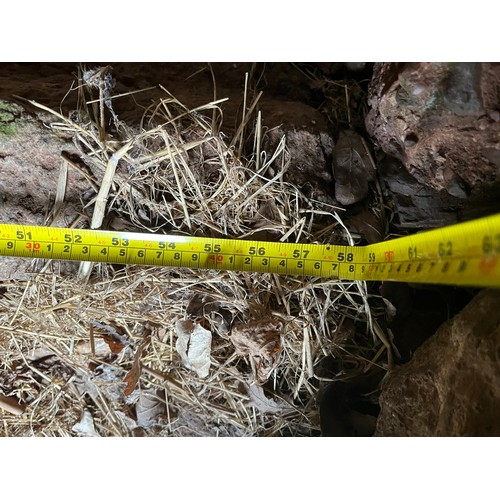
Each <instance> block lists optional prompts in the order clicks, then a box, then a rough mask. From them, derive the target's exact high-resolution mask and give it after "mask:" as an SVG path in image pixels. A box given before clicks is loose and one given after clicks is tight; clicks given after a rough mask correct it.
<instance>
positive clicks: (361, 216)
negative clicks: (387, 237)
mask: <svg viewBox="0 0 500 500" xmlns="http://www.w3.org/2000/svg"><path fill="white" fill-rule="evenodd" d="M347 226H348V228H349V230H350V231H351V232H355V233H359V234H361V236H362V237H363V238H364V239H365V240H366V241H367V242H368V244H372V243H379V242H380V241H382V240H383V239H384V235H383V233H384V229H383V227H382V222H381V220H380V219H379V218H378V217H377V216H376V215H375V214H373V213H372V212H370V211H369V210H363V211H362V212H359V213H358V214H355V215H351V216H350V217H349V218H348V220H347Z"/></svg>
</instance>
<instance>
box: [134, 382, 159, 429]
mask: <svg viewBox="0 0 500 500" xmlns="http://www.w3.org/2000/svg"><path fill="white" fill-rule="evenodd" d="M135 412H136V415H137V425H138V426H139V427H143V428H144V429H147V428H148V427H151V426H152V425H154V424H156V423H157V422H158V418H159V417H160V416H161V415H164V414H165V402H164V401H162V400H161V399H160V398H159V397H158V394H157V391H156V390H146V391H141V392H140V394H139V400H138V401H137V404H136V405H135Z"/></svg>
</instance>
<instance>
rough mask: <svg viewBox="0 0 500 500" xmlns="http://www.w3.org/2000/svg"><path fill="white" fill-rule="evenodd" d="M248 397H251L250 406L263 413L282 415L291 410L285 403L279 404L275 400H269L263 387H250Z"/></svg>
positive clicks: (254, 385) (255, 385) (253, 385)
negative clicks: (281, 413)
mask: <svg viewBox="0 0 500 500" xmlns="http://www.w3.org/2000/svg"><path fill="white" fill-rule="evenodd" d="M248 396H249V397H250V404H251V405H252V406H254V407H255V408H256V409H257V410H259V411H260V412H262V413H273V414H274V413H280V412H282V411H284V410H287V409H289V406H288V405H286V404H285V403H283V402H281V403H277V402H276V401H275V400H274V399H269V398H268V397H267V396H266V395H265V394H264V389H263V388H262V386H260V385H257V384H252V385H250V386H249V387H248Z"/></svg>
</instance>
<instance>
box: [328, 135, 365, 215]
mask: <svg viewBox="0 0 500 500" xmlns="http://www.w3.org/2000/svg"><path fill="white" fill-rule="evenodd" d="M333 176H334V177H335V198H337V200H338V201H339V202H340V203H341V204H342V205H352V204H353V203H356V202H358V201H361V200H363V199H364V198H365V197H366V195H367V194H368V183H370V182H372V181H373V180H375V166H374V164H373V163H372V160H371V156H370V153H369V151H368V148H367V146H366V143H365V142H364V141H363V139H362V138H361V136H360V135H359V134H357V133H356V132H355V131H354V130H341V131H340V133H339V138H338V140H337V144H336V145H335V149H334V150H333Z"/></svg>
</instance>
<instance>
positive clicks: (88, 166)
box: [0, 63, 500, 436]
mask: <svg viewBox="0 0 500 500" xmlns="http://www.w3.org/2000/svg"><path fill="white" fill-rule="evenodd" d="M97 67H99V68H103V67H104V65H102V64H99V65H97V64H93V63H87V64H85V65H84V66H79V65H78V64H76V63H75V64H72V63H65V64H62V63H57V64H56V63H50V64H48V63H47V64H44V63H36V64H2V65H0V169H1V172H2V177H1V179H0V200H1V204H0V222H2V223H13V222H18V223H22V224H28V223H32V224H38V225H40V224H54V225H59V226H61V227H68V226H69V225H75V226H77V227H88V226H89V225H90V223H91V221H92V217H93V215H94V208H93V207H94V199H95V195H96V192H97V191H98V189H99V186H100V184H101V182H102V176H103V172H104V170H105V168H106V164H107V161H108V159H109V156H110V155H111V153H112V152H115V151H117V150H118V148H119V145H122V144H123V143H125V142H126V140H132V142H133V147H132V149H131V150H130V153H129V156H128V157H124V160H123V161H122V162H121V163H120V164H119V167H118V169H117V174H116V175H117V177H116V182H115V183H114V184H113V186H112V187H111V197H112V199H113V203H112V204H108V207H107V211H106V218H105V220H104V221H103V227H109V228H111V229H122V228H125V229H126V230H135V231H137V230H142V231H144V230H155V231H164V232H168V231H174V232H179V233H182V234H198V235H208V236H220V235H221V234H223V235H226V236H230V237H243V238H252V239H266V240H273V239H277V238H278V239H279V238H281V237H283V235H288V236H289V235H293V237H295V235H297V238H302V241H321V242H332V243H345V242H346V241H347V240H348V235H350V236H351V237H353V238H354V240H355V242H356V243H357V244H366V243H375V242H378V241H382V240H383V239H384V238H386V237H388V236H390V235H391V236H394V235H404V234H407V233H408V232H413V231H416V230H420V229H426V228H429V227H437V226H443V225H446V224H450V223H453V222H456V221H460V220H467V219H470V218H473V217H475V216H480V215H486V214H489V213H494V212H497V211H498V209H499V203H498V199H499V198H498V194H499V193H498V186H499V185H500V178H499V175H500V174H499V163H498V158H499V155H500V147H499V138H500V136H499V131H500V69H499V68H500V66H499V65H495V64H472V65H471V64H443V65H437V64H413V65H404V64H399V65H398V64H385V63H384V64H375V65H374V64H369V63H367V64H359V63H358V64H340V63H332V64H325V63H322V64H319V63H317V64H289V63H274V64H262V63H259V64H248V63H234V64H229V63H218V64H212V65H207V64H205V63H199V64H198V63H189V64H187V63H186V64H180V63H169V64H147V63H137V64H132V63H110V68H108V69H105V70H104V69H103V70H102V71H101V73H99V72H98V74H97V73H96V74H94V75H93V74H92V73H88V71H90V70H93V69H94V68H97ZM96 75H97V76H96ZM83 77H85V78H86V83H85V82H82V78H83ZM91 77H95V78H96V79H95V80H91ZM85 78H84V80H85ZM92 82H94V83H92ZM83 83H85V85H83ZM99 85H101V92H102V94H101V97H102V100H101V102H99ZM135 91H140V92H135ZM132 92H133V93H132ZM22 98H24V100H23V99H22ZM226 98H227V100H225V101H224V102H218V100H219V99H226ZM26 100H28V101H36V103H37V105H35V104H34V103H33V102H32V103H31V104H30V103H29V102H27V101H26ZM92 101H94V102H92ZM85 103H87V104H85ZM208 103H212V104H210V105H207V104H208ZM214 103H215V104H214ZM99 106H100V107H99ZM201 107H205V108H204V109H201ZM195 108H200V109H198V111H193V110H194V109H195ZM101 109H102V110H103V111H102V113H103V116H104V117H105V126H103V123H104V122H100V113H101ZM51 110H52V112H51ZM54 112H56V113H59V114H60V115H59V116H56V115H55V114H54ZM164 123H167V125H164ZM85 134H87V135H85ZM92 134H93V135H92ZM165 147H167V148H170V147H172V148H178V150H179V151H181V153H179V158H180V160H179V162H178V163H177V161H175V162H174V161H173V160H172V158H170V160H168V159H167V160H165V159H162V160H158V161H157V160H155V159H153V160H151V159H147V158H149V157H150V156H151V155H154V154H156V155H157V156H161V155H160V153H161V152H162V151H163V148H165ZM190 148H191V149H190ZM148 155H149V156H148ZM155 158H156V157H155ZM169 162H170V163H169ZM68 165H70V168H69V169H68V171H67V180H66V183H65V185H66V189H65V197H64V201H63V202H59V203H58V202H57V199H56V192H57V187H58V185H60V183H61V181H60V179H61V175H62V173H61V172H65V169H67V168H68ZM144 165H145V166H144ZM259 169H260V170H259ZM173 171H175V172H176V173H177V174H178V176H180V180H179V178H176V177H175V176H174V175H173ZM254 172H258V175H255V174H254ZM221 186H222V188H223V189H222V188H221V189H218V188H219V187H221ZM179 197H180V198H182V203H181V202H179ZM186 207H188V209H187V210H184V211H183V209H185V208H186ZM77 272H78V265H76V264H70V263H59V264H56V263H51V264H41V263H33V262H28V261H20V260H18V259H17V260H16V259H7V258H3V259H2V262H0V279H1V280H2V288H1V289H0V315H1V316H0V317H1V329H0V397H3V398H4V399H3V401H4V406H3V409H0V417H1V418H2V420H3V424H4V425H3V434H4V435H71V436H76V435H154V436H156V435H165V436H167V435H176V436H179V435H183V436H185V435H222V436H227V435H229V436H248V435H251V436H267V435H273V436H274V435H287V436H288V435H294V436H299V435H300V436H318V435H325V436H359V435H363V436H371V435H374V434H376V435H492V434H497V433H498V431H499V430H500V429H498V425H497V424H496V421H495V415H496V414H497V409H498V405H499V396H498V394H497V390H496V386H497V385H498V378H499V374H500V370H498V359H497V358H498V356H497V355H496V354H495V355H494V356H493V354H492V353H496V352H497V351H498V348H497V347H496V344H495V341H494V338H495V332H498V319H497V318H495V317H493V316H491V317H489V316H488V310H489V309H491V308H495V307H496V308H498V305H500V304H499V302H500V300H499V297H498V294H495V293H492V294H490V295H487V294H483V295H482V294H480V295H477V293H478V290H477V289H472V288H459V287H444V286H418V287H417V286H412V285H407V284H391V283H383V284H381V283H370V284H368V285H359V284H354V283H350V284H346V283H338V282H318V280H302V281H301V280H297V279H292V278H284V277H283V278H282V277H273V276H266V275H264V276H261V277H258V276H254V275H251V276H240V275H237V274H235V273H225V274H213V273H211V272H209V271H207V272H186V273H183V272H180V271H179V272H176V271H175V270H174V271H172V270H165V269H163V270H159V269H155V268H149V269H139V268H136V267H133V268H130V269H123V268H120V267H119V266H97V267H95V268H94V269H93V271H92V273H91V274H90V278H89V279H88V280H87V281H82V279H81V277H80V278H78V277H77V276H76V274H77ZM80 272H81V269H80ZM476 295H477V297H476ZM467 304H469V305H468V306H467V308H466V309H465V310H464V311H463V313H460V311H462V309H463V308H464V306H466V305H467ZM459 313H460V315H459V316H456V315H457V314H459ZM462 315H463V316H462ZM455 316H456V319H453V320H452V318H454V317H455ZM446 321H451V322H450V323H447V324H446V325H443V323H444V322H446ZM374 324H375V325H376V328H375V330H374V329H373V325H374ZM370 325H371V326H370ZM441 325H443V326H441ZM485 325H486V326H487V328H486V326H485ZM440 326H441V328H439V327H440ZM483 327H484V328H483ZM370 328H371V329H370ZM438 328H439V332H438V333H437V334H436V335H435V336H434V334H435V332H436V331H437V330H438ZM449 329H451V330H452V332H453V335H451V334H450V333H449ZM450 336H452V337H453V340H450V339H449V337H450ZM447 339H448V340H447ZM196 342H199V344H196V345H199V346H205V347H203V349H204V352H203V356H204V357H203V356H202V358H203V362H201V364H200V359H194V358H193V356H194V354H193V353H190V350H189V349H190V346H191V345H194V344H195V343H196ZM424 342H425V344H424V345H423V346H421V345H422V343H424ZM432 342H434V344H437V346H436V345H434V344H433V343H432ZM485 342H491V345H490V344H487V345H488V347H484V346H485ZM420 346H421V347H420ZM457 346H459V347H458V348H457ZM481 346H482V347H481ZM200 349H201V348H200ZM419 349H422V351H421V352H422V354H420V355H419ZM457 349H458V351H460V353H461V354H460V355H459V356H458V357H457V356H454V355H453V356H452V353H453V354H456V352H457ZM464 353H466V354H467V355H465V354H464ZM497 354H498V353H497ZM492 356H493V357H492ZM495 356H496V357H495ZM393 360H394V363H395V365H396V368H394V367H393ZM457 367H459V368H457ZM466 374H469V375H467V376H466ZM463 377H466V378H467V377H468V380H469V383H467V384H466V383H458V382H457V380H462V379H463ZM381 391H382V395H381ZM452 394H453V395H454V396H453V397H451V395H452ZM468 402H470V405H469V406H468ZM408 413H411V414H412V416H413V418H412V419H409V418H408V417H407V414H408ZM379 414H380V417H379ZM478 414H481V415H482V417H481V418H478V417H477V415H478Z"/></svg>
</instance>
